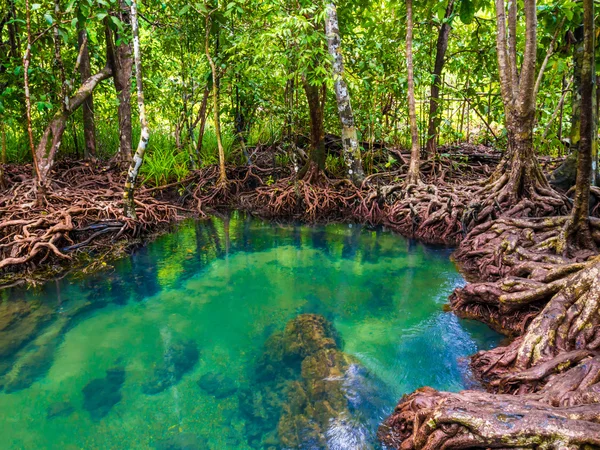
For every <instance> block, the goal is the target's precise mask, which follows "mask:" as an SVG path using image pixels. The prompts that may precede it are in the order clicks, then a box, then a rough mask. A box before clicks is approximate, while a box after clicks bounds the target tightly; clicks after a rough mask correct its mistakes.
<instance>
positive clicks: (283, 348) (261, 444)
mask: <svg viewBox="0 0 600 450" xmlns="http://www.w3.org/2000/svg"><path fill="white" fill-rule="evenodd" d="M338 343H339V338H338V336H337V333H336V331H335V329H334V328H333V326H332V325H331V323H329V322H328V321H327V320H326V319H325V318H324V317H322V316H319V315H315V314H302V315H300V316H298V317H296V318H295V319H293V320H291V321H290V322H289V323H288V324H287V325H286V327H285V330H284V331H283V333H274V334H273V335H272V336H271V337H270V338H269V339H267V341H266V343H265V352H264V354H263V355H262V357H261V358H260V359H259V360H258V363H257V366H256V368H255V373H254V374H253V377H254V382H255V385H256V386H253V389H245V390H243V391H241V392H240V395H239V400H240V409H241V411H242V414H243V415H244V416H245V418H246V435H247V437H248V443H249V444H250V445H251V446H252V447H254V448H261V449H268V448H286V449H291V448H303V449H321V448H331V449H336V450H337V449H342V448H352V449H353V450H361V449H363V450H364V449H371V448H373V444H372V442H374V440H373V439H372V437H373V436H374V434H373V433H370V432H369V431H368V430H366V429H365V426H364V425H361V423H360V422H362V421H363V418H362V417H361V418H360V421H359V419H357V418H355V417H353V413H354V412H355V409H359V408H358V407H360V406H362V400H361V399H362V397H361V396H360V395H359V394H358V393H356V392H354V391H352V389H354V390H356V388H357V385H358V384H359V383H360V379H361V378H362V376H363V375H362V374H363V373H365V372H366V371H364V369H359V366H358V364H357V362H356V361H355V360H354V359H352V358H351V357H350V356H348V355H346V354H344V353H343V352H342V351H341V350H340V348H339V344H338ZM349 388H351V389H350V390H349ZM355 407H356V408H355ZM350 408H352V410H351V409H350ZM375 420H377V419H376V418H375ZM376 428H377V424H376V422H375V424H374V426H373V429H374V430H375V429H376ZM345 445H346V446H345ZM344 446H345V447H344Z"/></svg>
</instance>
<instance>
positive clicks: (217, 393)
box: [198, 372, 238, 399]
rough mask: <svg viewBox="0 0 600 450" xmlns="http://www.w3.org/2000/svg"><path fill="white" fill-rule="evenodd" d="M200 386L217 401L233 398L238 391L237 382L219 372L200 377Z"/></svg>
mask: <svg viewBox="0 0 600 450" xmlns="http://www.w3.org/2000/svg"><path fill="white" fill-rule="evenodd" d="M198 386H199V387H200V389H202V390H203V391H205V392H206V393H207V394H208V395H212V396H213V397H215V398H217V399H222V398H227V397H231V396H232V395H233V394H235V393H236V391H237V389H238V388H237V386H236V385H235V381H234V380H232V379H231V378H229V377H226V376H225V375H223V374H221V373H219V372H208V373H205V374H204V375H202V376H201V377H200V379H199V380H198Z"/></svg>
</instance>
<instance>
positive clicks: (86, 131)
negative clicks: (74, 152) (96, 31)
mask: <svg viewBox="0 0 600 450" xmlns="http://www.w3.org/2000/svg"><path fill="white" fill-rule="evenodd" d="M78 42H79V47H80V48H81V60H80V62H79V75H80V76H81V83H82V84H83V83H85V81H86V80H87V79H88V78H89V77H90V76H91V75H92V71H91V70H92V69H91V66H90V52H89V51H88V43H87V31H86V29H85V28H84V27H81V28H80V29H79V33H78ZM83 136H84V142H85V147H84V153H83V157H84V158H85V159H90V158H93V157H95V156H96V124H95V122H94V94H90V96H89V97H88V98H87V99H86V101H85V102H84V103H83Z"/></svg>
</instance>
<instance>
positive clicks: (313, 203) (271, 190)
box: [239, 176, 360, 222]
mask: <svg viewBox="0 0 600 450" xmlns="http://www.w3.org/2000/svg"><path fill="white" fill-rule="evenodd" d="M359 198H360V194H359V192H358V190H357V188H356V187H354V185H353V184H352V183H351V182H349V181H347V180H340V181H338V182H335V183H334V182H332V181H330V180H329V179H327V178H325V177H324V176H322V177H321V179H320V180H319V181H318V182H309V181H304V180H296V179H295V178H294V177H290V178H284V179H282V180H279V181H278V182H276V183H274V184H272V185H271V186H263V187H259V188H258V189H256V190H255V191H254V192H248V193H245V194H242V195H241V196H240V199H239V203H240V205H241V207H242V208H244V209H247V210H250V211H253V212H255V213H257V214H258V215H261V216H264V217H269V218H272V217H280V218H281V217H283V218H288V219H297V220H303V221H306V222H317V221H322V222H328V221H331V220H348V218H352V217H353V216H354V209H355V207H356V202H357V201H358V199H359Z"/></svg>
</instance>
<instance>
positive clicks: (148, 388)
mask: <svg viewBox="0 0 600 450" xmlns="http://www.w3.org/2000/svg"><path fill="white" fill-rule="evenodd" d="M199 358H200V352H199V351H198V345H197V344H196V342H195V341H193V340H188V341H179V342H175V343H173V344H172V345H170V346H169V347H168V348H167V350H166V351H165V354H164V357H163V359H162V361H160V362H159V363H158V364H157V365H156V366H155V367H154V370H153V371H152V374H151V375H150V378H149V379H148V381H146V382H145V383H144V385H143V386H142V392H144V394H148V395H154V394H158V393H160V392H162V391H164V390H165V389H167V388H169V387H171V386H174V385H175V384H177V383H179V381H181V379H182V378H183V376H184V375H185V374H186V373H188V372H190V371H191V370H192V369H193V368H194V366H195V365H196V363H197V362H198V359H199Z"/></svg>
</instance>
